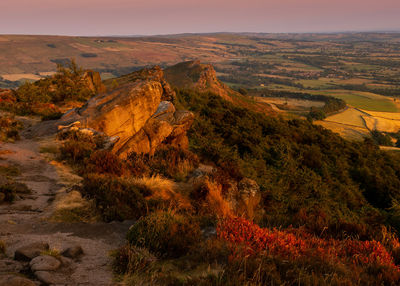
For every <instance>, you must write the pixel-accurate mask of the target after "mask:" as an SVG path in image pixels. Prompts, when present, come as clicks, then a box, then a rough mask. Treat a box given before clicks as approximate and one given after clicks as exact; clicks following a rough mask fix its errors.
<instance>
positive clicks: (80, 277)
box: [0, 138, 132, 285]
mask: <svg viewBox="0 0 400 286" xmlns="http://www.w3.org/2000/svg"><path fill="white" fill-rule="evenodd" d="M43 140H44V141H45V140H47V141H49V140H51V138H50V139H49V138H47V139H45V138H40V140H38V139H37V138H36V140H28V139H26V138H21V140H20V141H17V142H16V143H0V151H1V150H9V151H10V152H9V153H8V154H6V155H2V156H1V157H2V158H3V160H0V165H15V166H17V167H18V168H19V169H20V171H21V174H20V175H19V176H17V177H14V180H15V181H17V182H21V183H25V184H26V185H27V186H28V187H29V188H30V189H31V190H32V193H31V194H29V195H23V196H21V197H20V198H19V199H18V200H17V201H16V202H14V203H13V204H3V205H0V240H1V241H4V242H5V244H6V247H7V248H6V254H7V256H8V258H3V259H1V258H0V278H1V275H5V274H10V273H13V272H21V271H23V269H24V267H26V265H25V266H23V265H19V264H18V263H16V262H15V261H12V258H13V254H14V252H15V250H16V249H18V248H19V247H21V246H24V245H26V244H29V243H32V242H46V243H48V244H49V245H50V248H54V249H57V250H62V249H64V248H65V247H67V246H68V245H80V246H81V247H82V249H83V251H84V255H82V256H81V257H80V258H79V259H78V260H75V261H74V262H73V263H72V264H71V265H70V266H69V267H68V268H66V270H65V271H64V272H63V271H60V272H57V275H55V274H54V275H53V276H54V277H55V281H57V285H113V282H112V272H111V267H110V265H111V258H110V256H109V252H110V251H111V250H113V249H115V248H117V247H118V246H119V245H121V244H122V243H123V241H124V237H125V234H126V232H127V230H128V228H129V226H130V225H131V223H132V222H123V223H116V222H113V223H102V222H96V223H55V222H51V221H50V220H49V218H50V217H51V215H52V213H53V211H54V208H55V201H57V197H62V196H64V195H65V194H66V192H67V190H68V189H69V188H70V187H71V185H72V184H73V183H74V180H70V181H68V180H66V179H65V178H63V174H61V173H60V170H58V168H57V167H56V166H54V165H53V164H50V163H49V161H48V160H47V159H46V157H45V155H44V154H42V153H40V152H39V150H40V145H41V143H42V142H43ZM64 175H65V174H64ZM76 178H78V179H77V180H79V177H76V176H75V182H76Z"/></svg>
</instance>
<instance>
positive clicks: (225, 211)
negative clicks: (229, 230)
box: [203, 180, 233, 217]
mask: <svg viewBox="0 0 400 286" xmlns="http://www.w3.org/2000/svg"><path fill="white" fill-rule="evenodd" d="M204 187H205V188H206V190H207V195H206V199H205V201H204V205H203V210H204V211H205V212H210V213H212V214H215V215H217V216H219V217H228V216H231V215H233V211H232V206H231V205H230V203H229V202H228V201H227V200H226V199H225V198H224V197H223V196H222V186H221V185H219V184H217V183H215V182H211V181H209V180H206V181H205V182H204Z"/></svg>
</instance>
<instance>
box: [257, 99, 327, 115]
mask: <svg viewBox="0 0 400 286" xmlns="http://www.w3.org/2000/svg"><path fill="white" fill-rule="evenodd" d="M255 100H256V101H258V102H263V103H268V104H269V105H271V106H272V108H273V109H274V110H275V111H281V112H283V111H289V110H290V111H309V110H310V108H311V107H313V106H314V107H323V106H324V105H325V103H324V102H322V101H312V100H305V99H295V98H288V99H285V98H282V97H255Z"/></svg>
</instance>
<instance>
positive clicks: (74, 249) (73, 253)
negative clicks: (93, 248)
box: [61, 245, 83, 258]
mask: <svg viewBox="0 0 400 286" xmlns="http://www.w3.org/2000/svg"><path fill="white" fill-rule="evenodd" d="M61 254H62V255H63V256H65V257H69V258H77V257H78V256H79V255H81V254H83V249H82V247H81V246H80V245H73V246H70V247H68V248H66V249H65V250H64V251H63V252H62V253H61Z"/></svg>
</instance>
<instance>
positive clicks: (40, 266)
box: [29, 255, 61, 271]
mask: <svg viewBox="0 0 400 286" xmlns="http://www.w3.org/2000/svg"><path fill="white" fill-rule="evenodd" d="M29 266H30V267H31V269H32V271H53V270H57V269H58V268H59V267H60V266H61V262H60V261H59V260H58V259H57V258H55V257H53V256H50V255H41V256H37V257H35V258H33V259H32V260H31V262H30V263H29Z"/></svg>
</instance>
